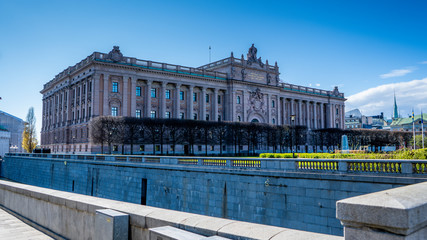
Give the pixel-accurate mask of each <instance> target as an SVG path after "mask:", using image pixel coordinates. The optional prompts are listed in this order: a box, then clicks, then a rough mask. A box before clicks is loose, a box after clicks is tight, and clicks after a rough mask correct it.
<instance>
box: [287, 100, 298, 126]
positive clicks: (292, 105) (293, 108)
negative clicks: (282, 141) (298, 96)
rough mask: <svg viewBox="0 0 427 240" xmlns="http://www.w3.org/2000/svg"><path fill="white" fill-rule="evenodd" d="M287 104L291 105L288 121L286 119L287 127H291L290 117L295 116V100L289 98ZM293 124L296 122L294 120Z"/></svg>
mask: <svg viewBox="0 0 427 240" xmlns="http://www.w3.org/2000/svg"><path fill="white" fill-rule="evenodd" d="M289 103H290V104H291V114H290V115H289V119H288V121H289V125H291V124H292V121H291V115H296V114H295V106H294V103H295V99H293V98H291V99H290V100H289ZM295 122H296V120H295Z"/></svg>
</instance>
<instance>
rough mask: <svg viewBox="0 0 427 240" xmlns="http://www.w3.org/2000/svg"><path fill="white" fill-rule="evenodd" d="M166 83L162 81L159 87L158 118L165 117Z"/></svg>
mask: <svg viewBox="0 0 427 240" xmlns="http://www.w3.org/2000/svg"><path fill="white" fill-rule="evenodd" d="M166 84H167V82H162V84H161V87H160V94H159V98H160V110H159V118H165V114H166Z"/></svg>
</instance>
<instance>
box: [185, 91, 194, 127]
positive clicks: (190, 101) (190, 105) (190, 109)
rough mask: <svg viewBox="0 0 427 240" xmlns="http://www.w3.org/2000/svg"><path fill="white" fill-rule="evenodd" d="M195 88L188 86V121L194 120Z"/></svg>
mask: <svg viewBox="0 0 427 240" xmlns="http://www.w3.org/2000/svg"><path fill="white" fill-rule="evenodd" d="M193 88H194V86H193V85H189V86H188V105H187V106H188V109H187V110H188V116H187V119H193V108H194V107H193V91H194V89H193Z"/></svg>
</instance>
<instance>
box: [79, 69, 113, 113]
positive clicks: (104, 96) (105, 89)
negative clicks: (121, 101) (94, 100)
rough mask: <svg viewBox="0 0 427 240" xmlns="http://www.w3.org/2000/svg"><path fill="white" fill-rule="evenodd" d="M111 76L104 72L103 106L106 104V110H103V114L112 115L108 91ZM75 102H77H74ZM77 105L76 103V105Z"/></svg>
mask: <svg viewBox="0 0 427 240" xmlns="http://www.w3.org/2000/svg"><path fill="white" fill-rule="evenodd" d="M109 78H110V76H109V75H108V74H104V94H103V96H102V97H103V99H102V101H103V106H104V110H103V112H102V115H103V116H109V115H111V112H110V111H109V104H108V93H109V86H108V82H109ZM74 104H75V103H74ZM74 106H76V105H74Z"/></svg>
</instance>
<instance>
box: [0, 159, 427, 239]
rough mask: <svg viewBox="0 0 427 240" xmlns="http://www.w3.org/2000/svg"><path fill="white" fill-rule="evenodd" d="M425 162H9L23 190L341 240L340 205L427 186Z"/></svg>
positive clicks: (8, 173)
mask: <svg viewBox="0 0 427 240" xmlns="http://www.w3.org/2000/svg"><path fill="white" fill-rule="evenodd" d="M425 166H426V161H409V160H390V161H386V160H336V159H329V160H323V159H322V160H321V159H316V160H307V159H254V158H248V159H243V158H200V157H191V158H189V157H159V156H143V157H141V156H103V155H54V154H9V155H8V156H7V157H6V158H5V159H4V162H3V164H2V171H1V173H2V177H4V178H7V179H10V180H13V181H17V182H20V183H25V184H31V185H34V186H40V187H47V188H52V189H56V190H62V191H67V192H74V193H80V194H85V195H90V196H96V197H101V198H108V199H113V200H119V201H126V202H131V203H136V204H147V205H149V206H153V207H160V208H167V209H171V210H178V211H185V212H190V213H196V214H203V215H208V216H214V217H222V218H227V219H231V220H240V221H248V222H253V223H260V224H267V225H273V226H279V227H286V228H293V229H299V230H304V231H313V232H318V233H326V234H333V235H343V227H342V225H341V224H340V221H339V220H338V219H336V213H335V211H336V202H337V201H338V200H341V199H345V198H349V197H354V196H358V195H363V194H367V193H373V192H377V191H381V190H386V189H391V188H395V187H400V186H406V185H410V184H414V183H419V182H423V181H425V180H426V173H425V172H424V169H426V170H427V168H425Z"/></svg>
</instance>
